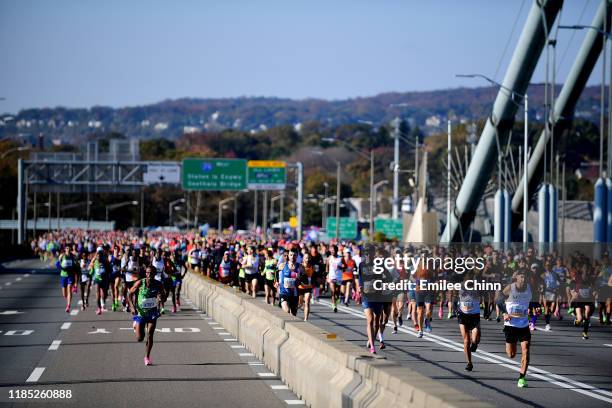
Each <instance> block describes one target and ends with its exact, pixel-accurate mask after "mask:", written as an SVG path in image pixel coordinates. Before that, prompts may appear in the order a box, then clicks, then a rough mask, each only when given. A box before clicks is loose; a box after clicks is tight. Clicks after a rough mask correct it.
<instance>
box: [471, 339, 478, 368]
mask: <svg viewBox="0 0 612 408" xmlns="http://www.w3.org/2000/svg"><path fill="white" fill-rule="evenodd" d="M476 350H478V344H474V343H472V344H470V351H471V352H472V353H475V352H476ZM470 371H472V370H470Z"/></svg>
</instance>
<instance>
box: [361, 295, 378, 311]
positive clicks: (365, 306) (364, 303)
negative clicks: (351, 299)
mask: <svg viewBox="0 0 612 408" xmlns="http://www.w3.org/2000/svg"><path fill="white" fill-rule="evenodd" d="M361 306H363V310H365V309H370V310H372V313H374V314H375V315H379V314H380V312H382V308H383V304H382V302H368V301H367V300H366V299H364V298H362V299H361Z"/></svg>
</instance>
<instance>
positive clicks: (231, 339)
mask: <svg viewBox="0 0 612 408" xmlns="http://www.w3.org/2000/svg"><path fill="white" fill-rule="evenodd" d="M223 341H238V339H223Z"/></svg>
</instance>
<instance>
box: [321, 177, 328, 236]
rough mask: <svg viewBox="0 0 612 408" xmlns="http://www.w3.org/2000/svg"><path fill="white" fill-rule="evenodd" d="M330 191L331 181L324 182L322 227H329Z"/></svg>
mask: <svg viewBox="0 0 612 408" xmlns="http://www.w3.org/2000/svg"><path fill="white" fill-rule="evenodd" d="M328 193H329V183H328V182H327V181H325V182H324V183H323V214H322V217H321V227H322V228H327V195H328Z"/></svg>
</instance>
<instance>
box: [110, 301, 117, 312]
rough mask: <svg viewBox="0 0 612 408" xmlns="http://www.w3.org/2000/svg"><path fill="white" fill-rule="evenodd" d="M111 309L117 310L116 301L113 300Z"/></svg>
mask: <svg viewBox="0 0 612 408" xmlns="http://www.w3.org/2000/svg"><path fill="white" fill-rule="evenodd" d="M111 309H113V312H116V311H117V304H116V303H115V302H113V306H112V308H111Z"/></svg>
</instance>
